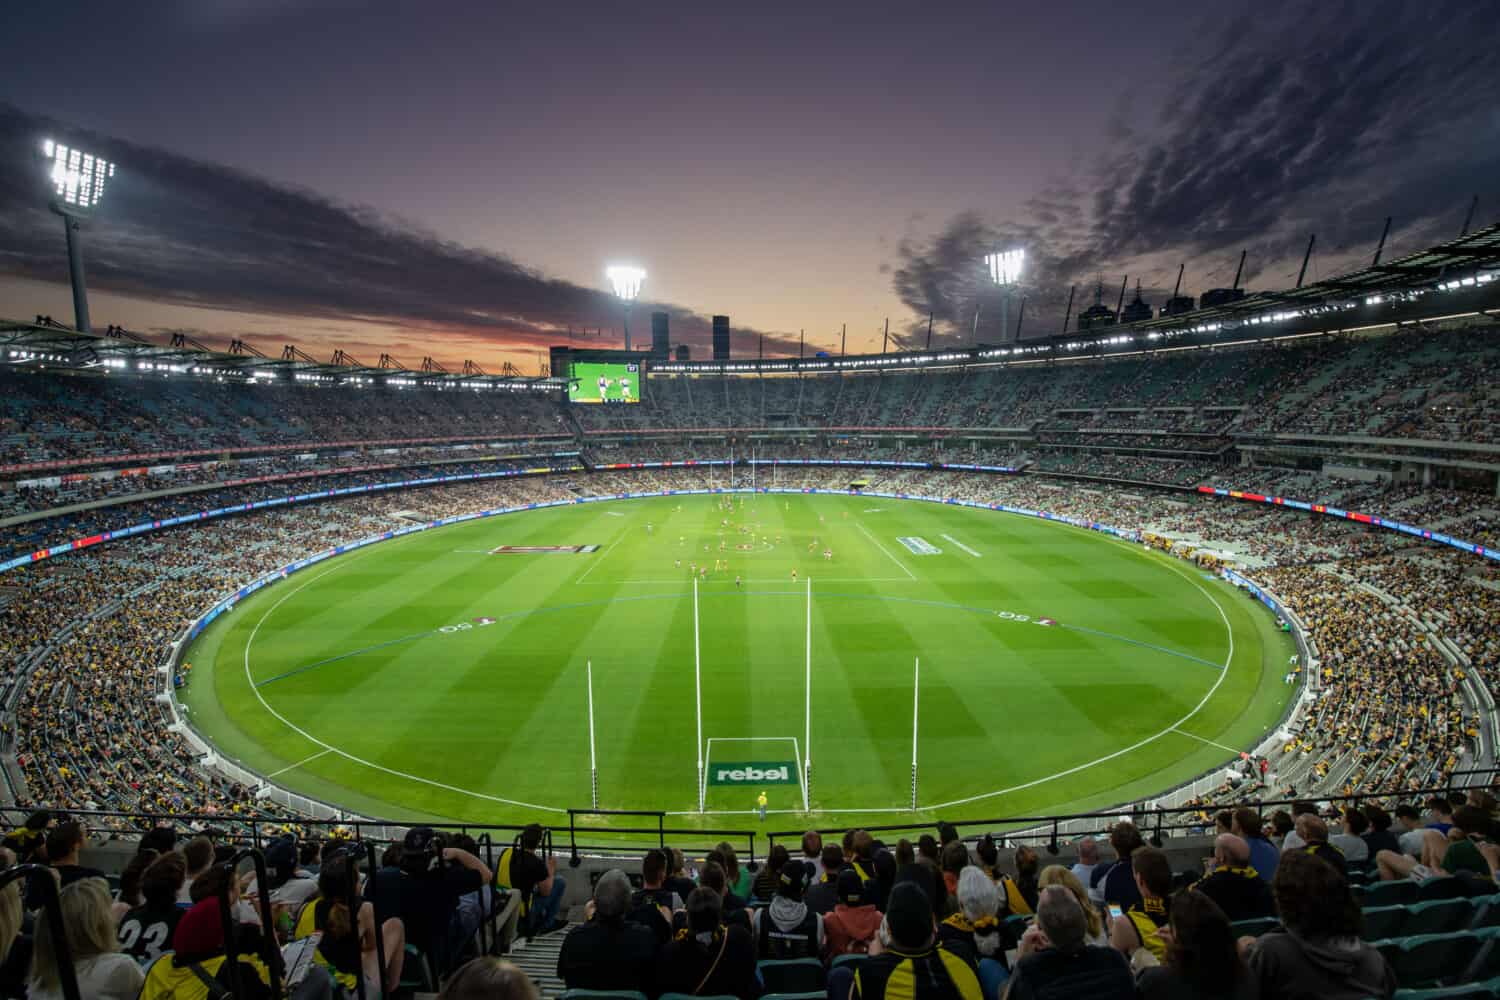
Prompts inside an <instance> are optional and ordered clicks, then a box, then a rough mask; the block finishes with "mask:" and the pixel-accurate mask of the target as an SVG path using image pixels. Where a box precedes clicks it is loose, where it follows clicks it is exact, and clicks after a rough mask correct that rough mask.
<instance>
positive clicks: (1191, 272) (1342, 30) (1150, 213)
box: [892, 0, 1500, 341]
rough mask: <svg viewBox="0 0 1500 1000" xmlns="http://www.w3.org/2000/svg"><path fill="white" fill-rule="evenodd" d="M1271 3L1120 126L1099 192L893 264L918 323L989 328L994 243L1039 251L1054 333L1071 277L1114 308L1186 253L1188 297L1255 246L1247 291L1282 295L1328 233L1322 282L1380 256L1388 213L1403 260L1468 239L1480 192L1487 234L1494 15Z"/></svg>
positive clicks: (905, 248) (1033, 284) (1033, 291)
mask: <svg viewBox="0 0 1500 1000" xmlns="http://www.w3.org/2000/svg"><path fill="white" fill-rule="evenodd" d="M1267 10H1268V8H1266V7H1265V6H1264V5H1257V6H1256V7H1255V8H1254V12H1253V16H1252V13H1251V12H1250V10H1249V9H1248V8H1247V12H1246V13H1245V15H1243V16H1240V17H1237V18H1233V19H1230V22H1229V24H1228V26H1227V27H1225V28H1223V29H1222V30H1221V33H1220V34H1219V36H1218V37H1217V38H1214V39H1211V40H1210V41H1209V43H1208V44H1206V45H1205V50H1204V53H1203V54H1202V55H1201V56H1200V57H1198V58H1197V60H1196V61H1191V60H1189V61H1187V63H1186V69H1184V70H1183V71H1182V73H1181V75H1180V77H1179V78H1178V79H1176V80H1175V81H1173V82H1172V84H1171V86H1170V88H1169V91H1168V93H1167V95H1166V97H1165V99H1164V101H1163V102H1162V108H1161V112H1160V114H1159V116H1158V118H1157V119H1156V120H1155V121H1148V122H1144V123H1122V124H1115V125H1112V126H1111V128H1110V129H1109V132H1108V134H1107V136H1106V138H1107V139H1108V141H1109V144H1110V148H1109V149H1108V150H1107V151H1106V152H1105V153H1104V154H1103V155H1102V156H1100V157H1099V158H1098V160H1097V162H1096V163H1094V164H1093V165H1092V166H1091V167H1090V168H1089V169H1088V170H1087V172H1086V183H1061V184H1059V185H1057V186H1056V187H1055V188H1053V189H1051V190H1048V191H1045V192H1042V193H1040V194H1039V195H1037V196H1036V197H1035V198H1033V199H1032V200H1031V201H1030V202H1029V203H1028V204H1027V205H1026V207H1025V210H1024V211H1023V212H1022V213H1021V214H1020V216H1019V217H1018V218H1015V219H1009V220H1004V221H1002V222H999V223H987V222H985V221H983V220H982V218H981V217H980V216H979V215H978V214H977V213H964V214H961V215H959V216H958V217H956V218H954V219H953V220H952V221H951V222H949V224H948V225H947V226H946V227H945V228H944V229H943V230H942V231H941V232H940V233H938V234H937V235H936V236H934V237H931V238H929V239H915V240H913V239H909V240H907V241H905V242H904V243H903V244H902V245H901V246H900V247H899V248H898V263H897V266H896V267H895V268H894V269H893V272H892V273H893V280H894V284H895V288H896V291H897V293H898V294H899V295H900V296H901V298H902V300H903V301H904V302H905V303H906V304H907V305H908V306H909V307H910V308H911V309H912V311H913V312H914V313H916V314H918V315H919V316H921V317H922V319H921V321H920V323H917V324H914V327H922V328H923V330H924V332H925V322H926V319H925V317H926V315H927V313H928V311H929V310H930V311H932V312H933V313H934V315H935V316H936V317H937V319H938V321H939V322H940V323H942V324H943V325H942V326H940V327H939V329H940V330H941V331H942V333H943V335H944V337H945V339H946V340H948V341H952V340H955V339H963V338H965V337H967V336H968V335H969V334H970V332H971V327H970V326H969V325H968V324H970V323H972V318H973V314H974V309H975V306H976V304H977V305H978V306H979V311H980V315H981V317H983V315H984V314H985V313H986V311H987V308H986V306H985V305H984V303H983V300H984V296H986V295H992V294H993V291H992V290H991V289H989V288H988V287H987V285H986V282H985V281H984V280H982V279H983V278H984V275H983V273H982V271H981V267H982V264H980V263H979V260H980V258H981V257H982V255H983V254H984V253H985V252H987V251H988V249H989V248H990V247H992V246H995V245H1002V246H1003V245H1011V244H1014V245H1021V246H1025V247H1026V249H1027V251H1028V255H1029V259H1030V262H1031V264H1032V267H1031V268H1030V270H1029V273H1028V275H1027V280H1026V287H1025V288H1024V289H1023V291H1025V292H1026V294H1027V295H1028V296H1029V299H1028V315H1030V313H1031V311H1032V310H1033V308H1035V310H1036V312H1037V314H1038V315H1037V317H1036V323H1035V325H1033V324H1032V321H1031V320H1030V319H1028V321H1027V327H1028V329H1029V330H1030V332H1032V333H1033V334H1041V333H1043V332H1052V331H1054V330H1056V329H1057V328H1059V326H1060V324H1061V320H1062V314H1063V309H1064V308H1065V307H1064V303H1065V302H1066V299H1067V291H1066V290H1067V288H1068V286H1069V285H1071V284H1074V283H1078V284H1079V285H1080V293H1081V294H1082V293H1083V292H1084V291H1085V290H1087V291H1088V292H1092V291H1093V286H1094V284H1095V282H1094V276H1095V275H1096V274H1098V273H1101V272H1102V273H1103V274H1104V276H1105V278H1104V284H1105V286H1106V287H1107V288H1108V287H1109V286H1111V285H1113V288H1112V289H1110V293H1106V296H1105V298H1106V300H1107V304H1109V305H1111V306H1113V305H1114V304H1115V296H1116V295H1117V294H1118V288H1119V282H1120V278H1121V275H1122V274H1124V273H1131V274H1133V275H1135V274H1138V275H1140V276H1141V277H1143V278H1144V279H1145V281H1146V284H1147V288H1146V292H1147V297H1148V298H1152V297H1155V299H1156V301H1157V302H1158V303H1159V301H1160V299H1161V298H1162V297H1163V296H1164V294H1167V293H1169V292H1170V285H1171V281H1172V280H1173V279H1175V277H1176V270H1177V265H1178V263H1179V262H1182V261H1188V262H1189V264H1188V277H1187V279H1186V282H1185V288H1186V289H1187V290H1189V291H1190V292H1192V293H1194V294H1196V293H1198V292H1201V291H1203V290H1204V289H1205V288H1207V287H1210V284H1223V285H1227V284H1228V283H1229V281H1230V279H1231V278H1232V276H1233V267H1234V265H1235V263H1236V262H1237V259H1238V254H1239V251H1240V250H1242V249H1246V250H1248V251H1249V260H1248V262H1247V265H1246V274H1245V278H1244V280H1245V281H1247V282H1256V283H1257V284H1258V285H1259V286H1262V287H1280V286H1282V285H1284V284H1286V283H1288V282H1287V275H1288V274H1289V273H1290V274H1292V275H1293V276H1294V275H1295V272H1296V269H1297V265H1298V264H1299V263H1300V255H1301V253H1302V250H1303V248H1304V246H1305V244H1306V240H1307V237H1308V234H1309V233H1312V232H1316V233H1317V234H1318V246H1319V247H1320V250H1319V252H1318V254H1317V256H1316V258H1315V262H1314V272H1315V273H1316V274H1318V275H1321V276H1328V275H1330V274H1332V273H1334V272H1336V271H1339V270H1343V269H1345V268H1347V267H1351V266H1355V265H1357V264H1358V263H1361V262H1362V260H1363V259H1364V258H1366V256H1367V255H1368V254H1369V253H1370V252H1371V251H1373V249H1374V244H1375V242H1376V240H1377V238H1378V237H1379V235H1380V228H1381V225H1382V224H1383V221H1384V217H1385V216H1387V215H1391V216H1393V217H1394V220H1395V222H1394V225H1395V229H1394V231H1393V233H1392V238H1391V241H1390V243H1389V244H1388V247H1387V254H1388V255H1390V254H1392V253H1403V252H1410V251H1412V250H1416V249H1420V248H1421V247H1423V246H1426V245H1429V244H1430V243H1432V242H1434V241H1436V240H1438V239H1441V238H1443V237H1446V236H1451V235H1455V234H1456V233H1457V231H1458V227H1459V224H1460V222H1461V220H1462V218H1463V213H1464V212H1465V210H1466V209H1467V208H1468V201H1469V197H1470V195H1472V194H1478V195H1479V196H1480V202H1481V211H1480V213H1479V217H1477V218H1476V220H1475V224H1476V225H1479V224H1481V223H1482V222H1487V221H1488V220H1490V219H1493V218H1494V217H1495V216H1496V215H1497V207H1500V190H1497V188H1496V182H1495V180H1496V178H1497V177H1500V112H1497V110H1496V109H1497V108H1500V74H1496V73H1495V72H1494V69H1493V58H1492V52H1493V40H1494V37H1495V20H1494V18H1495V8H1494V7H1493V6H1491V5H1488V4H1482V3H1472V2H1467V0H1464V2H1438V3H1426V4H1412V3H1405V2H1399V0H1383V2H1375V3H1357V4H1356V3H1345V4H1331V5H1325V6H1322V7H1310V6H1303V5H1298V6H1297V8H1296V10H1295V11H1294V12H1287V13H1285V14H1279V15H1275V16H1267V15H1266V13H1265V12H1266V11H1267ZM1123 106H1124V105H1122V107H1123ZM1210 275H1222V277H1219V278H1217V280H1215V281H1213V282H1211V283H1209V282H1208V281H1207V279H1208V278H1209V277H1210ZM1133 283H1134V282H1133V281H1132V284H1133ZM1111 293H1112V294H1111ZM1127 298H1128V297H1127ZM1085 300H1086V303H1087V302H1091V301H1092V295H1087V296H1085ZM1074 315H1075V316H1076V315H1077V305H1075V311H1074ZM981 339H984V326H983V320H982V319H981ZM989 339H1000V338H999V332H998V331H991V332H990V334H989Z"/></svg>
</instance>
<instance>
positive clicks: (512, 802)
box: [245, 563, 567, 813]
mask: <svg viewBox="0 0 1500 1000" xmlns="http://www.w3.org/2000/svg"><path fill="white" fill-rule="evenodd" d="M347 565H349V564H348V563H340V564H339V565H338V566H330V567H329V568H328V569H326V570H324V571H323V572H321V573H319V574H318V575H317V576H315V577H313V578H312V579H311V580H308V581H307V582H306V583H304V584H302V585H301V586H300V587H297V588H296V589H295V590H289V591H287V592H286V594H284V595H282V597H281V599H280V600H278V601H277V602H276V603H275V604H273V605H271V606H270V607H269V608H267V609H266V613H265V614H263V615H261V616H260V620H259V621H258V622H256V623H255V627H254V628H253V629H251V630H250V637H249V638H247V639H246V640H245V683H246V684H248V685H250V691H251V692H252V693H253V694H254V695H255V698H256V700H257V701H259V702H260V707H261V708H264V709H265V710H266V711H267V712H270V713H271V715H272V717H273V718H275V719H276V721H277V722H280V723H281V724H282V725H283V726H286V727H287V728H288V729H290V730H291V731H292V732H294V733H296V734H297V735H298V736H301V737H302V738H303V739H305V740H307V741H308V742H309V743H314V744H317V745H318V746H320V747H322V748H323V749H324V750H327V751H328V752H329V753H336V754H338V755H339V756H340V757H343V758H344V759H345V760H349V761H353V762H354V763H356V764H363V765H364V766H365V767H368V768H371V769H373V770H376V771H383V772H384V773H386V774H390V775H394V776H395V777H398V778H405V779H407V780H408V781H415V782H418V783H420V784H423V785H431V786H432V787H433V788H441V789H443V790H444V791H446V792H458V793H459V794H460V795H470V796H473V797H474V798H476V799H485V800H487V801H490V802H499V803H501V804H502V805H507V806H520V807H521V808H523V809H541V810H543V811H545V812H554V813H561V812H567V810H566V809H558V808H556V807H554V806H541V805H537V804H536V803H534V802H522V801H520V800H519V799H505V798H501V797H500V796H498V795H486V794H484V793H483V792H473V791H470V790H469V789H467V788H459V787H458V786H457V785H448V784H444V783H443V782H441V781H433V780H432V779H431V778H423V777H420V776H418V775H415V774H408V773H406V772H405V771H397V770H396V769H395V768H390V767H386V766H385V765H383V764H376V763H374V762H373V761H368V760H365V759H364V758H363V757H356V756H354V755H353V754H352V753H345V752H344V751H343V750H340V749H339V748H338V747H336V746H333V745H332V744H329V743H324V742H323V741H322V740H320V739H318V738H317V737H316V736H314V735H313V734H312V733H309V732H308V731H307V730H305V729H303V728H302V727H301V726H299V725H297V724H296V723H294V722H292V721H291V720H289V719H288V718H287V717H286V716H284V715H282V714H281V713H280V712H278V711H276V709H274V708H272V707H271V706H270V703H268V702H267V701H266V696H265V695H263V694H261V693H260V688H258V687H256V686H255V682H254V681H253V680H251V678H250V647H251V646H252V645H254V643H255V637H256V635H258V634H259V633H260V627H261V626H262V625H264V624H265V623H266V619H267V618H270V617H271V613H272V612H274V611H275V610H276V609H277V608H279V607H281V606H282V605H283V604H285V603H286V602H287V601H288V600H289V599H291V598H293V597H295V596H296V595H297V594H299V593H301V592H302V591H303V590H304V589H306V588H307V587H310V586H312V585H313V584H314V583H317V582H318V581H319V580H321V579H322V578H323V577H325V576H327V575H328V574H329V573H332V572H333V571H334V570H336V569H339V568H341V567H343V566H347Z"/></svg>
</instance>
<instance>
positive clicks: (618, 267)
mask: <svg viewBox="0 0 1500 1000" xmlns="http://www.w3.org/2000/svg"><path fill="white" fill-rule="evenodd" d="M604 274H605V276H606V277H607V278H609V283H610V285H611V286H613V287H614V290H615V294H616V295H618V296H619V297H620V298H622V299H624V300H625V301H626V302H633V301H635V298H636V296H638V295H640V294H641V283H642V282H643V281H645V280H646V272H645V270H644V269H642V268H639V267H634V266H632V265H630V264H613V265H611V266H609V267H607V268H605V269H604Z"/></svg>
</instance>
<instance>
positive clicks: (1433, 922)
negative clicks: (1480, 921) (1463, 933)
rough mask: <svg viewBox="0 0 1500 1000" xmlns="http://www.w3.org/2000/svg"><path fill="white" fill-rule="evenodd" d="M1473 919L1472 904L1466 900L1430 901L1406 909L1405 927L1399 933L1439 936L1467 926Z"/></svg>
mask: <svg viewBox="0 0 1500 1000" xmlns="http://www.w3.org/2000/svg"><path fill="white" fill-rule="evenodd" d="M1473 919H1474V904H1473V903H1471V902H1470V901H1469V900H1467V899H1431V900H1428V901H1427V902H1425V903H1415V904H1413V905H1412V906H1409V907H1407V909H1406V926H1405V927H1404V928H1403V929H1402V931H1401V933H1402V934H1406V935H1413V934H1440V933H1442V932H1443V931H1457V930H1462V929H1464V928H1466V927H1468V926H1469V921H1471V920H1473Z"/></svg>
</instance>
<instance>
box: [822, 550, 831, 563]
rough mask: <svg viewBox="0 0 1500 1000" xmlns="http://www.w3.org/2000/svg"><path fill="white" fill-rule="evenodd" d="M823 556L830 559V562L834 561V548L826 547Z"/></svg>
mask: <svg viewBox="0 0 1500 1000" xmlns="http://www.w3.org/2000/svg"><path fill="white" fill-rule="evenodd" d="M823 558H824V559H826V560H828V561H829V562H832V561H833V550H832V549H824V550H823Z"/></svg>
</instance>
